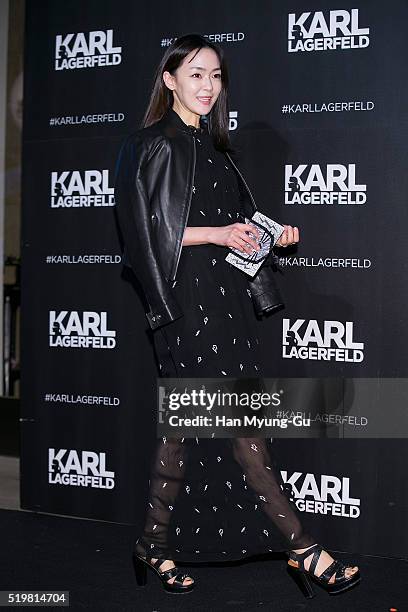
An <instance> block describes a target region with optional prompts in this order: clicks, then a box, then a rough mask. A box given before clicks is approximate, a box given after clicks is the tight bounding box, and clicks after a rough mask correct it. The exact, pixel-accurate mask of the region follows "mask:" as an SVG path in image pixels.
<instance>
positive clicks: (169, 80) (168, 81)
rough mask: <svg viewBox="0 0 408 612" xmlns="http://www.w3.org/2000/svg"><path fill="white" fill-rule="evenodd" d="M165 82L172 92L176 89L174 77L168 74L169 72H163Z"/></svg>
mask: <svg viewBox="0 0 408 612" xmlns="http://www.w3.org/2000/svg"><path fill="white" fill-rule="evenodd" d="M163 81H164V84H165V85H166V87H168V88H169V89H171V90H172V91H173V89H175V83H174V77H173V75H171V74H170V72H168V70H166V71H165V72H163Z"/></svg>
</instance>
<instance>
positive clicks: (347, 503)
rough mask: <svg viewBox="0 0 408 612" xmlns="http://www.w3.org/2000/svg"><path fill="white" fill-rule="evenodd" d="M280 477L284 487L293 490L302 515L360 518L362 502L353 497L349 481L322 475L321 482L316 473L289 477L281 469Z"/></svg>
mask: <svg viewBox="0 0 408 612" xmlns="http://www.w3.org/2000/svg"><path fill="white" fill-rule="evenodd" d="M281 475H282V479H283V481H284V483H285V485H286V487H285V488H286V489H287V490H290V496H289V497H290V499H291V500H292V501H294V503H295V504H296V506H297V508H298V510H300V511H301V512H312V513H314V514H331V515H333V516H344V517H347V518H358V517H359V516H360V499H359V498H356V497H350V479H349V478H345V477H343V478H338V477H337V476H327V475H324V474H322V475H321V476H320V482H319V483H318V482H317V481H316V477H315V475H314V474H303V473H302V472H293V474H292V475H291V476H288V472H286V471H284V470H281ZM307 498H309V499H307Z"/></svg>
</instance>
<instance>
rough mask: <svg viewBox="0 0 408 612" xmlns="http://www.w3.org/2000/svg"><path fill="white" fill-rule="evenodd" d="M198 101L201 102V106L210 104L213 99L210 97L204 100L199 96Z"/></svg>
mask: <svg viewBox="0 0 408 612" xmlns="http://www.w3.org/2000/svg"><path fill="white" fill-rule="evenodd" d="M197 100H200V102H201V104H209V103H210V102H211V100H212V98H211V97H208V98H204V97H203V98H199V97H198V96H197Z"/></svg>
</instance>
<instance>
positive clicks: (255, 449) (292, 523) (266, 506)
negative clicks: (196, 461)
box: [231, 438, 315, 550]
mask: <svg viewBox="0 0 408 612" xmlns="http://www.w3.org/2000/svg"><path fill="white" fill-rule="evenodd" d="M231 442H232V447H233V455H234V459H235V460H236V461H237V462H238V463H239V464H240V466H241V468H242V470H243V472H244V474H245V476H246V482H247V483H248V485H249V486H250V487H251V488H252V489H253V491H255V493H257V495H258V497H259V504H260V507H261V508H262V509H263V511H264V512H265V513H266V514H267V516H268V517H269V518H270V519H271V520H272V521H273V523H274V524H275V525H276V527H277V528H278V529H279V531H280V532H281V533H282V534H283V536H284V538H285V539H286V541H287V543H288V549H291V550H293V549H295V548H305V547H307V546H311V545H312V544H313V543H314V542H315V540H314V539H313V537H312V536H311V535H310V534H308V533H307V532H305V531H304V529H303V526H302V523H301V522H300V520H299V517H298V515H297V513H296V511H295V509H294V508H293V506H292V505H291V503H290V502H289V500H288V499H287V497H286V495H285V494H284V493H283V491H282V489H281V487H280V484H279V481H278V477H277V475H276V473H275V470H274V467H273V465H272V462H271V458H270V455H269V452H268V449H267V447H266V442H265V439H263V438H234V439H232V440H231Z"/></svg>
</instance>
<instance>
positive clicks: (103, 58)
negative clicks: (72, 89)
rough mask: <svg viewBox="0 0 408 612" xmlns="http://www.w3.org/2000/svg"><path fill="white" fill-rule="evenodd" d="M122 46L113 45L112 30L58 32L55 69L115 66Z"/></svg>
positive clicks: (119, 61) (118, 61) (119, 60)
mask: <svg viewBox="0 0 408 612" xmlns="http://www.w3.org/2000/svg"><path fill="white" fill-rule="evenodd" d="M121 54H122V47H114V46H113V30H106V31H102V30H96V31H94V32H78V33H76V34H75V33H74V34H65V35H61V34H58V35H57V36H56V38H55V70H74V69H75V68H94V67H95V66H117V65H118V64H120V63H121V61H122V55H121Z"/></svg>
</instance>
